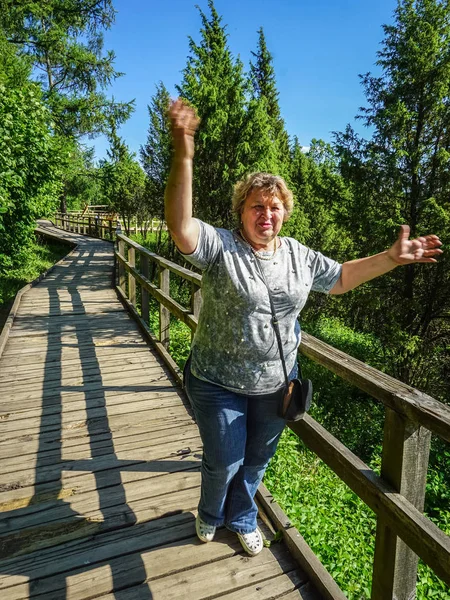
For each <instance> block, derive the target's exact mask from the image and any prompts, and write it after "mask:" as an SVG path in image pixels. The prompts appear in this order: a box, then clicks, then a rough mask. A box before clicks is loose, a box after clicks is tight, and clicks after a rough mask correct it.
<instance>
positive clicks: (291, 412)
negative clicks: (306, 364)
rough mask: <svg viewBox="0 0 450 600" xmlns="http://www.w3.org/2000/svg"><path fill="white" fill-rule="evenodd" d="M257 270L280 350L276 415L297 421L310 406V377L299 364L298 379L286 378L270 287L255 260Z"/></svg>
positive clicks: (281, 345)
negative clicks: (305, 376) (280, 383)
mask: <svg viewBox="0 0 450 600" xmlns="http://www.w3.org/2000/svg"><path fill="white" fill-rule="evenodd" d="M256 264H257V265H258V269H259V272H260V273H261V277H262V279H263V281H264V284H265V286H266V288H267V292H268V294H269V301H270V310H271V311H272V325H273V328H274V331H275V335H276V338H277V342H278V350H279V352H280V357H281V362H282V364H283V373H284V382H285V383H284V387H283V388H282V390H281V391H280V398H279V399H278V405H277V413H278V416H279V417H281V418H282V419H285V420H286V421H299V420H300V419H302V418H303V416H304V414H305V412H307V411H308V410H309V408H310V406H311V400H312V381H311V380H310V379H303V376H302V369H301V366H300V364H299V372H300V379H292V380H291V381H289V380H288V374H287V371H286V362H285V360H284V352H283V343H282V341H281V335H280V328H279V327H278V318H277V313H276V312H275V306H274V303H273V300H272V294H271V293H270V288H269V286H268V285H267V281H266V278H265V276H264V272H263V269H262V267H261V265H260V264H259V262H258V259H257V260H256Z"/></svg>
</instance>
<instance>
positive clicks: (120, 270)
mask: <svg viewBox="0 0 450 600" xmlns="http://www.w3.org/2000/svg"><path fill="white" fill-rule="evenodd" d="M117 246H118V248H119V254H120V256H122V257H123V258H125V242H124V241H123V240H119V242H118V244H117ZM118 273H119V287H120V289H121V290H122V291H123V292H124V293H125V267H124V266H123V263H122V261H121V260H120V259H118Z"/></svg>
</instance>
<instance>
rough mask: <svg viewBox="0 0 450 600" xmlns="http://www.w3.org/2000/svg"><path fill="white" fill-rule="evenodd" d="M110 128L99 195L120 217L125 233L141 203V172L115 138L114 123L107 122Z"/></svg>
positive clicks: (142, 185)
mask: <svg viewBox="0 0 450 600" xmlns="http://www.w3.org/2000/svg"><path fill="white" fill-rule="evenodd" d="M110 126H111V130H110V134H109V141H110V149H109V150H108V158H109V160H103V161H102V163H101V169H100V176H101V182H102V192H103V195H104V197H105V198H107V199H108V201H109V204H110V206H111V208H112V209H113V210H114V211H116V212H118V213H119V214H120V216H121V219H122V222H123V224H124V225H125V231H126V233H127V234H129V231H130V224H131V218H132V217H133V216H134V215H136V214H137V213H138V212H139V208H140V206H141V205H142V204H143V203H144V202H145V173H144V171H143V170H142V167H141V166H140V165H139V163H138V162H137V161H136V160H135V158H134V154H132V153H131V152H130V151H129V149H128V146H127V145H126V144H125V142H124V141H123V140H122V139H121V138H120V137H119V136H118V135H117V132H116V123H115V121H114V120H111V122H110Z"/></svg>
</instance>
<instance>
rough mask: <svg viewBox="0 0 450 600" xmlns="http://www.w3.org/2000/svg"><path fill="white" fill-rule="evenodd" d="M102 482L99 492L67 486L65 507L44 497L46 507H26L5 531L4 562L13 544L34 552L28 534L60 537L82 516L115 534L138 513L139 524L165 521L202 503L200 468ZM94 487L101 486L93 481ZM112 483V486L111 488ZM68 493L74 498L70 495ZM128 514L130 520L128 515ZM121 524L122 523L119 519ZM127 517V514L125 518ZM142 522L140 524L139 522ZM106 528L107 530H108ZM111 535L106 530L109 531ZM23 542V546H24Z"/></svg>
mask: <svg viewBox="0 0 450 600" xmlns="http://www.w3.org/2000/svg"><path fill="white" fill-rule="evenodd" d="M107 475H108V477H105V476H102V477H99V478H98V483H99V485H98V487H96V486H95V485H93V484H92V483H91V485H90V487H88V486H87V485H86V486H85V487H84V488H81V487H76V488H75V487H72V488H71V487H69V486H65V487H64V488H63V491H64V492H65V493H64V495H62V496H61V498H63V499H64V502H60V501H59V499H57V498H56V497H53V498H51V497H48V498H45V497H43V496H41V500H40V502H34V503H31V504H28V505H24V506H23V507H22V508H20V510H18V509H16V510H14V511H12V512H11V513H10V514H9V515H8V523H7V525H2V527H1V535H0V547H3V548H4V553H3V555H2V556H3V557H8V554H7V544H8V542H11V541H12V540H13V539H14V540H15V546H16V549H17V550H19V545H20V551H21V553H23V550H24V549H25V546H27V548H26V550H27V552H30V551H31V550H30V548H29V542H30V536H29V535H28V532H27V530H31V529H35V530H36V529H40V531H41V533H42V532H43V531H44V529H45V528H48V529H49V530H50V529H52V531H53V532H54V531H55V529H56V525H57V524H59V525H58V527H59V529H62V525H63V524H64V523H68V522H71V521H73V520H74V519H75V520H76V519H78V518H79V517H80V515H82V516H83V518H84V519H87V520H90V521H98V522H106V521H109V522H108V523H107V529H108V530H109V531H111V530H113V529H114V528H117V527H121V526H123V517H124V516H126V517H128V518H129V517H130V516H131V515H132V513H133V512H134V513H135V516H136V523H137V522H141V523H142V522H144V521H145V520H148V519H155V518H161V517H163V516H164V515H167V514H168V513H171V512H173V511H177V512H178V513H181V512H184V511H187V510H195V509H196V507H197V505H198V501H199V498H200V480H201V475H200V468H199V466H197V467H196V468H192V467H188V466H186V463H183V462H180V463H179V466H178V467H177V469H176V470H175V469H173V468H172V471H171V472H170V473H164V474H163V475H159V476H157V477H155V476H153V477H152V476H151V475H150V474H149V475H147V476H145V475H144V474H141V476H140V478H139V479H138V480H133V481H127V482H124V483H121V482H120V479H118V478H117V473H111V474H107ZM91 481H95V480H94V478H92V477H91ZM108 482H109V484H110V485H109V486H108V485H107V483H108ZM67 492H68V493H67ZM125 512H126V514H124V513H125ZM118 513H119V515H120V519H117V518H116V517H117V515H118ZM120 513H122V514H120ZM137 519H138V520H137ZM105 527H106V524H105ZM103 531H106V528H103ZM19 542H20V544H19Z"/></svg>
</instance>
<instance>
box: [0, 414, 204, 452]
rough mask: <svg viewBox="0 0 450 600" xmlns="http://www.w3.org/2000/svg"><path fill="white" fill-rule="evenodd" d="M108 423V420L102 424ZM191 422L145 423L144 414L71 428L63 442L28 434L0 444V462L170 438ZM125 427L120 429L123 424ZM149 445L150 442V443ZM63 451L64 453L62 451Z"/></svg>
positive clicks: (183, 417)
mask: <svg viewBox="0 0 450 600" xmlns="http://www.w3.org/2000/svg"><path fill="white" fill-rule="evenodd" d="M103 421H105V419H104V420H103ZM192 422H193V421H192V418H191V417H190V416H189V415H188V414H187V413H186V415H182V414H181V415H178V416H171V417H170V418H165V419H164V418H163V419H156V420H152V421H151V422H149V421H147V420H142V416H141V413H138V415H137V416H135V415H134V416H133V417H130V418H128V419H127V420H125V421H124V420H119V421H117V422H115V420H111V422H108V423H101V420H100V419H99V424H98V425H96V426H95V423H94V426H93V425H92V424H90V425H89V429H88V424H87V423H84V424H80V426H79V427H76V428H75V427H74V428H71V429H69V430H67V431H65V432H64V435H63V439H62V440H61V439H60V438H58V437H57V436H55V434H54V432H53V431H50V432H47V433H41V432H40V431H35V432H31V433H27V434H25V435H20V436H17V435H15V436H14V437H12V438H11V439H9V440H6V441H4V442H3V443H1V444H0V459H1V458H3V459H4V457H9V458H11V460H12V459H13V458H14V457H22V456H23V457H28V458H29V459H30V460H33V458H34V455H35V454H36V453H39V452H44V451H46V452H48V451H51V450H55V451H56V452H58V453H61V452H62V454H63V455H64V456H65V454H66V452H70V448H72V447H73V446H79V445H80V446H82V445H83V444H84V443H86V442H88V443H89V444H91V445H92V446H91V447H93V446H94V444H96V443H97V442H99V443H100V442H102V441H103V440H107V442H106V443H111V440H112V441H113V442H114V444H116V443H120V440H121V438H122V437H125V438H128V437H129V436H130V435H131V436H136V435H141V434H143V433H145V435H146V436H147V437H148V438H149V440H150V439H152V438H153V436H155V435H157V434H160V433H161V432H163V433H164V432H167V435H172V433H171V430H173V429H174V428H176V427H178V428H180V429H181V428H183V427H186V426H187V425H190V424H192ZM121 423H123V426H122V427H121V426H120V424H121ZM149 443H150V441H149ZM61 447H62V450H61Z"/></svg>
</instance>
